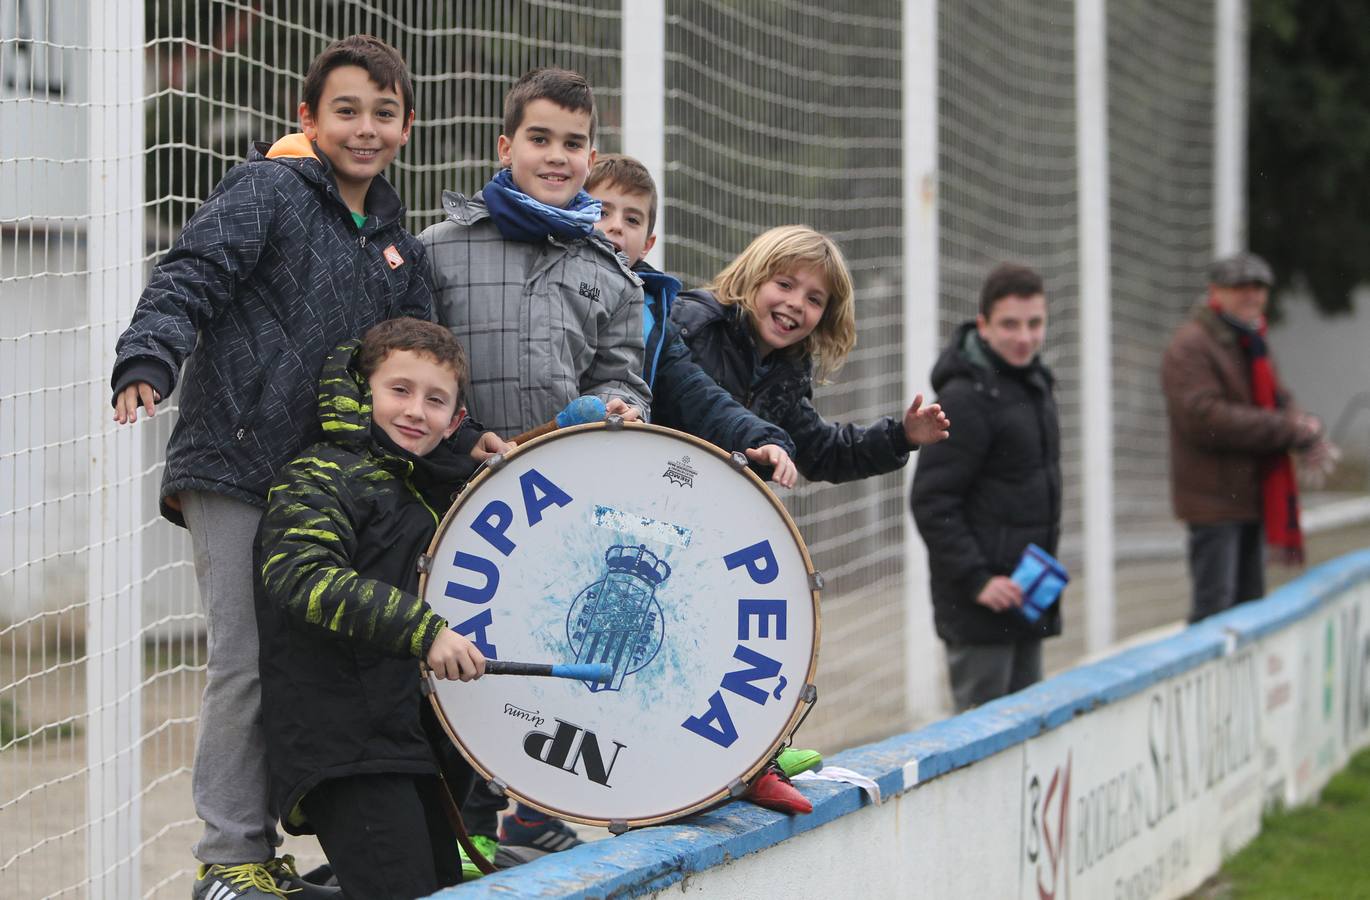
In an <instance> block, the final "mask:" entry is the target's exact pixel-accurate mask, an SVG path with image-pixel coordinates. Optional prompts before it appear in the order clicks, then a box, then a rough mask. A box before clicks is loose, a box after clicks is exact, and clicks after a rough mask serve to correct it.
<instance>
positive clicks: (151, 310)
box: [112, 36, 432, 898]
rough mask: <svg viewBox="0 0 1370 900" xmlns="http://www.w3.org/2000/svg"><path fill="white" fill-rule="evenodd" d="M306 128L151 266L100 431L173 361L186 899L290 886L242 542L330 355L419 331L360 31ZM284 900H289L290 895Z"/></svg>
mask: <svg viewBox="0 0 1370 900" xmlns="http://www.w3.org/2000/svg"><path fill="white" fill-rule="evenodd" d="M303 96H304V99H303V100H302V102H301V103H300V108H299V115H300V124H301V126H302V127H303V131H304V133H303V134H294V135H290V136H288V137H285V138H282V139H281V140H279V141H277V142H276V143H275V144H274V145H272V146H270V147H268V146H267V145H265V144H258V145H257V146H256V149H255V150H254V151H253V152H252V153H251V155H250V156H249V157H248V160H247V162H245V163H242V164H240V165H238V166H235V167H234V168H233V169H231V170H230V171H229V173H228V174H227V175H225V176H224V179H223V181H221V182H220V183H219V184H218V186H217V187H215V189H214V192H213V193H212V194H211V195H210V197H209V199H208V200H206V201H205V203H204V204H203V205H202V206H201V207H200V208H199V210H197V211H196V213H195V215H194V216H192V217H191V219H190V221H189V222H187V223H186V226H185V229H184V230H183V231H182V232H181V235H180V236H179V238H178V239H177V241H176V244H175V246H174V247H173V248H172V249H171V251H170V252H169V253H168V254H167V255H166V256H164V257H163V258H162V259H161V260H160V261H159V262H158V264H157V266H156V268H155V269H154V270H153V272H152V276H151V278H150V279H149V280H148V284H147V287H146V289H145V290H144V291H143V295H142V297H141V298H140V299H139V301H138V307H137V309H136V310H135V312H134V314H133V320H132V323H131V324H130V325H129V327H128V329H127V330H126V331H125V332H124V334H123V335H122V336H121V337H120V339H119V342H118V346H117V353H118V357H117V360H116V363H115V367H114V374H113V379H112V381H113V387H114V407H115V415H114V418H115V420H116V421H118V422H120V423H124V422H132V421H136V420H137V417H138V409H139V407H142V409H143V410H144V411H145V412H146V413H147V414H148V415H149V416H151V415H152V413H153V408H154V405H155V404H156V403H158V402H160V401H161V400H163V399H165V398H166V397H168V396H169V395H170V394H171V391H172V389H173V388H174V387H175V386H176V382H177V375H178V373H179V372H180V370H181V366H182V365H183V364H185V365H186V373H185V380H184V384H183V385H182V387H181V394H180V418H179V419H178V421H177V423H176V427H175V430H174V431H173V432H172V435H171V440H170V442H169V444H168V446H167V454H166V456H167V459H166V472H165V475H164V476H163V480H162V488H161V500H162V512H163V514H164V515H165V516H166V517H167V518H168V519H170V520H171V521H173V522H174V523H176V524H178V525H185V526H186V527H188V528H189V529H190V534H191V541H192V544H193V546H194V551H195V569H196V576H197V578H198V581H199V587H200V596H201V600H202V602H203V603H204V606H205V612H206V622H207V630H208V659H207V663H206V669H207V683H206V686H205V692H204V698H203V702H202V705H201V709H200V719H199V729H198V742H197V746H196V752H195V767H194V770H193V774H192V776H191V783H192V791H193V793H194V799H195V808H196V812H197V813H198V815H199V816H200V818H201V819H202V820H203V821H204V833H203V836H202V837H201V839H200V840H199V842H198V843H197V844H196V846H195V848H194V849H195V855H196V856H197V857H198V858H199V860H200V862H201V864H202V865H201V866H200V869H199V872H198V877H197V880H196V882H195V885H194V888H193V896H194V897H196V898H203V897H205V896H207V895H209V894H211V893H213V892H215V891H218V892H219V893H222V892H223V891H224V890H235V891H246V893H245V894H243V895H242V896H254V892H255V896H271V895H273V894H274V893H275V892H274V891H273V890H270V889H268V888H269V887H271V886H275V887H276V888H279V887H282V886H284V887H289V888H291V889H295V888H300V887H301V886H302V882H300V881H299V879H298V876H296V875H295V874H294V871H293V868H292V867H291V864H290V862H289V858H288V857H285V858H283V859H282V860H277V859H274V858H273V857H274V855H275V848H276V847H277V846H278V845H279V844H280V840H281V839H280V836H279V834H278V832H277V830H276V815H275V811H274V810H271V809H270V808H269V807H268V805H267V783H266V782H267V772H266V760H265V748H264V736H263V734H262V728H261V724H260V721H259V720H260V716H259V712H260V702H261V701H260V696H259V689H258V684H257V677H258V676H257V629H256V624H255V622H254V620H253V615H252V597H251V593H250V591H251V584H252V575H251V565H252V538H253V535H254V534H255V532H256V530H257V524H258V521H259V519H260V517H261V508H262V507H263V506H264V505H265V503H266V490H267V487H268V485H270V483H271V478H272V476H273V474H274V473H275V471H276V470H277V469H278V468H279V467H280V466H281V465H283V464H284V463H285V462H287V461H288V460H290V459H291V458H292V457H294V456H295V454H297V453H298V452H299V451H300V449H301V448H302V447H304V446H305V445H306V444H308V443H309V442H310V441H311V440H313V439H314V437H315V436H316V434H317V427H318V426H317V424H316V419H315V416H314V404H315V383H316V379H317V378H318V373H319V369H320V367H321V365H322V364H323V360H324V357H325V356H326V355H327V353H328V352H329V351H330V350H331V349H332V348H334V347H335V346H337V345H338V343H340V342H341V341H343V340H347V339H350V338H355V337H357V336H359V335H360V334H361V333H362V332H363V331H365V330H366V329H367V328H369V327H370V326H371V325H373V324H375V323H376V322H380V321H383V320H385V319H390V318H394V317H396V316H403V315H409V316H417V317H420V318H425V319H427V318H431V315H432V297H431V291H430V289H429V286H428V282H427V280H426V276H425V274H424V273H425V270H426V268H427V267H426V266H425V264H424V260H423V249H422V247H421V246H420V244H419V242H418V241H417V240H416V239H415V238H414V237H413V236H412V235H410V234H409V233H408V232H406V231H405V229H404V227H403V225H402V222H403V218H404V208H403V207H402V206H401V204H400V199H399V197H398V195H397V194H396V193H395V191H394V189H393V188H392V187H391V186H390V185H389V183H387V182H386V180H385V178H384V177H383V176H382V175H381V172H382V171H383V170H384V169H385V168H386V166H388V165H389V164H390V161H391V160H392V159H394V157H395V154H396V153H397V152H398V150H399V148H400V147H401V146H403V145H404V143H405V142H406V141H407V140H408V138H409V129H410V125H411V123H412V121H413V118H414V95H413V88H412V86H411V81H410V77H409V72H408V70H407V69H406V68H405V64H404V60H403V59H402V58H401V57H400V55H399V54H398V53H396V52H395V50H394V49H393V48H392V47H390V46H388V45H386V44H384V43H383V42H381V41H379V40H377V39H375V38H372V37H366V36H355V37H351V38H347V39H345V40H342V41H338V42H337V43H335V44H333V45H332V46H330V47H329V48H328V49H326V50H325V51H324V52H323V53H322V54H320V55H319V57H318V58H317V59H315V60H314V63H313V64H312V65H311V67H310V70H309V73H308V76H307V77H306V79H305V84H304V95H303ZM297 896H298V895H297Z"/></svg>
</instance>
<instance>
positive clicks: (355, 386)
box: [254, 341, 475, 834]
mask: <svg viewBox="0 0 1370 900" xmlns="http://www.w3.org/2000/svg"><path fill="white" fill-rule="evenodd" d="M357 343H358V342H356V341H353V342H350V343H349V344H345V345H343V346H342V347H340V348H338V350H337V352H336V353H335V354H334V355H333V356H331V357H329V360H328V365H327V368H326V369H325V371H324V374H323V377H322V379H321V380H320V382H319V395H318V406H319V412H320V418H321V420H322V423H323V432H324V434H325V435H326V436H327V441H326V442H325V443H321V444H315V445H313V446H311V447H309V448H308V449H307V450H305V451H304V452H303V453H302V454H300V456H298V457H296V458H295V459H294V460H292V461H291V462H290V463H289V464H288V465H287V466H286V467H285V468H284V469H283V470H282V471H281V474H280V477H279V478H278V479H277V481H276V483H275V485H274V486H273V487H272V488H271V493H270V497H269V501H268V503H267V510H266V515H265V516H264V517H263V518H262V524H261V527H260V528H259V529H258V532H257V543H256V548H255V550H256V552H255V558H254V564H255V571H256V573H257V584H256V606H257V629H258V632H259V635H260V638H261V655H260V658H259V659H260V661H259V666H260V669H261V676H262V722H263V725H264V730H265V732H266V740H267V758H268V762H269V765H270V769H271V799H272V802H273V804H274V808H275V809H277V810H278V811H279V812H280V815H281V818H282V819H283V820H284V823H285V827H286V830H287V831H289V832H291V833H292V834H304V833H307V832H309V831H311V830H312V829H311V828H310V826H309V824H308V823H307V822H306V821H304V819H303V817H302V815H301V813H300V811H299V810H297V809H296V806H297V804H298V803H299V801H300V798H302V797H303V796H304V795H305V794H306V793H307V792H308V791H309V790H310V789H311V788H312V787H314V785H316V784H318V783H319V782H320V781H323V780H324V779H327V778H336V777H340V776H344V775H356V774H362V773H373V772H409V773H416V774H423V773H432V772H435V771H437V769H436V764H435V762H434V758H433V753H432V750H431V749H430V746H429V744H428V742H427V740H426V739H425V736H424V732H423V728H422V726H421V724H420V693H419V664H418V661H419V660H420V659H422V658H424V657H425V656H426V655H427V653H428V649H429V647H431V646H432V643H433V638H434V637H436V636H437V633H438V631H439V630H440V629H441V628H442V627H444V626H445V625H446V624H447V623H446V621H445V620H443V619H442V617H440V616H438V615H437V614H436V613H434V612H433V610H432V609H431V608H429V606H428V604H427V603H425V602H424V601H423V600H422V599H421V598H419V597H418V596H417V595H416V591H417V590H418V569H417V566H416V563H417V560H418V557H419V554H420V553H422V552H424V551H425V550H426V549H427V547H428V544H429V542H430V541H431V540H432V538H433V534H434V533H435V532H436V530H437V526H438V522H439V519H440V517H441V516H442V514H443V513H444V512H445V511H446V510H447V507H448V506H449V505H451V501H452V497H453V495H454V493H455V492H456V491H457V490H458V489H459V488H460V487H461V485H462V484H463V483H464V482H465V480H466V479H467V478H468V477H469V476H470V475H471V474H472V472H473V471H474V469H475V463H474V461H473V460H472V459H471V458H470V456H468V455H466V454H464V453H459V452H458V451H456V449H455V448H454V447H453V446H452V445H451V443H450V442H444V443H442V444H439V445H438V447H437V448H436V449H434V451H433V452H432V453H430V454H428V455H427V456H424V457H421V458H420V457H416V456H414V455H413V454H411V453H408V452H407V451H405V450H402V449H401V448H399V447H397V446H396V445H395V444H394V443H393V442H391V441H390V439H389V438H388V437H387V436H386V435H385V433H384V432H383V431H381V430H380V429H379V428H376V427H374V426H372V424H371V394H370V391H369V390H368V389H367V385H366V381H365V379H363V378H362V377H361V375H360V374H359V373H358V372H357V371H356V369H355V368H354V359H353V355H354V349H355V347H356V346H357Z"/></svg>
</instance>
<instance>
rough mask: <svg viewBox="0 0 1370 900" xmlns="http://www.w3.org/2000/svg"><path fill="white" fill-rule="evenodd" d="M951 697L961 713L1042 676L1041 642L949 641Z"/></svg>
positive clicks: (1012, 691) (1024, 685) (948, 666)
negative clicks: (981, 642) (953, 642)
mask: <svg viewBox="0 0 1370 900" xmlns="http://www.w3.org/2000/svg"><path fill="white" fill-rule="evenodd" d="M947 669H948V671H949V674H950V675H951V697H952V700H953V701H954V702H955V704H956V711H957V712H958V713H962V712H965V711H966V710H968V709H974V708H975V707H977V706H982V705H984V704H986V703H988V702H989V701H991V700H997V699H999V698H1000V697H1003V696H1005V695H1008V694H1014V693H1017V692H1018V691H1021V690H1022V689H1023V688H1025V687H1027V686H1029V685H1033V684H1036V683H1037V682H1039V681H1041V680H1042V642H1041V641H1040V640H1038V639H1033V638H1029V639H1025V640H1021V641H1012V642H1010V643H1007V644H948V645H947Z"/></svg>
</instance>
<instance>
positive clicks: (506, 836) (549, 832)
mask: <svg viewBox="0 0 1370 900" xmlns="http://www.w3.org/2000/svg"><path fill="white" fill-rule="evenodd" d="M499 842H500V844H501V845H507V846H511V847H532V848H533V849H534V850H542V851H544V852H546V853H556V852H559V851H561V850H570V849H571V848H572V847H579V846H580V845H581V844H583V843H585V842H584V841H582V840H581V839H580V837H579V836H577V835H576V832H575V829H573V828H572V827H571V826H570V825H567V824H566V823H565V822H563V821H561V820H560V819H554V818H552V817H551V816H546V817H544V818H541V819H525V818H522V817H521V816H519V815H518V813H514V814H513V815H510V816H505V817H504V824H502V825H501V826H500V830H499Z"/></svg>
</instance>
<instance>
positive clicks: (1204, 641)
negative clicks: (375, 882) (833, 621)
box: [439, 551, 1370, 900]
mask: <svg viewBox="0 0 1370 900" xmlns="http://www.w3.org/2000/svg"><path fill="white" fill-rule="evenodd" d="M1366 744H1370V551H1360V552H1357V553H1354V554H1351V555H1349V556H1346V557H1343V558H1341V559H1340V560H1336V561H1334V562H1331V563H1327V564H1326V565H1323V566H1321V567H1319V568H1317V569H1315V570H1313V571H1311V572H1309V573H1308V574H1307V575H1305V576H1303V577H1302V578H1300V579H1298V580H1296V581H1294V582H1291V583H1290V584H1288V585H1286V586H1284V587H1282V588H1280V589H1278V590H1277V591H1276V592H1275V593H1273V594H1272V595H1271V596H1270V597H1269V598H1267V599H1266V600H1263V601H1261V602H1259V603H1253V604H1248V605H1246V606H1244V607H1241V608H1239V609H1236V610H1232V611H1230V612H1228V613H1226V614H1224V615H1222V616H1218V617H1215V618H1213V619H1210V620H1208V621H1206V622H1204V623H1201V624H1200V625H1197V626H1195V627H1192V628H1189V629H1187V630H1186V631H1184V632H1183V633H1181V634H1180V635H1178V636H1175V637H1172V638H1168V639H1165V640H1162V641H1157V642H1155V643H1153V644H1149V645H1146V646H1142V647H1138V648H1135V649H1132V650H1129V651H1126V652H1123V653H1120V654H1118V655H1116V656H1113V657H1110V658H1108V659H1106V660H1104V661H1102V662H1099V663H1096V664H1093V665H1090V666H1086V667H1082V668H1080V669H1076V670H1073V671H1070V672H1067V673H1065V674H1063V675H1061V676H1058V677H1056V678H1053V679H1051V680H1049V681H1047V682H1044V683H1042V684H1039V685H1037V686H1035V687H1034V688H1032V689H1030V690H1028V691H1024V692H1023V693H1021V694H1018V695H1016V696H1014V697H1009V698H1005V699H1003V700H1000V701H998V702H996V703H993V704H990V705H988V706H985V707H982V708H981V709H978V710H975V711H973V712H971V713H967V714H965V715H962V716H957V717H955V718H952V719H948V720H946V721H943V722H939V723H937V724H935V725H932V726H930V727H928V728H924V729H922V730H920V731H916V732H912V733H910V734H904V735H900V736H897V737H894V738H890V739H889V740H886V741H882V742H880V743H877V744H872V745H868V746H865V747H860V748H856V749H853V750H849V751H846V752H844V753H841V754H838V755H837V756H836V757H834V758H832V759H829V760H828V764H829V766H845V767H847V768H849V769H852V770H855V771H857V772H860V773H862V774H864V775H867V776H868V777H870V778H872V779H874V780H875V782H876V783H877V784H878V785H879V787H880V789H881V794H882V799H883V802H881V803H880V804H878V805H876V804H875V803H873V802H872V801H871V799H870V798H869V797H868V796H866V795H865V794H863V792H862V791H861V789H859V788H857V787H853V786H850V785H845V784H830V783H820V782H803V783H802V789H803V790H804V792H805V794H806V795H807V796H808V797H809V798H810V799H811V800H812V801H813V803H814V807H815V809H814V812H813V814H812V815H809V816H799V817H795V818H787V817H785V816H782V815H779V814H776V813H771V812H768V811H766V810H763V809H760V808H758V807H755V806H751V805H747V804H742V803H732V804H729V805H727V806H724V807H722V808H720V809H718V810H715V811H714V812H710V813H706V814H703V815H699V816H695V817H693V818H691V819H689V820H687V821H686V822H685V823H682V824H678V825H667V826H661V827H657V828H647V829H642V830H639V831H635V832H631V833H629V834H627V835H624V836H622V837H618V838H614V839H612V840H606V841H599V842H595V843H592V844H588V845H586V846H584V847H580V848H577V849H575V850H572V851H569V852H566V853H561V854H555V855H552V856H549V857H546V858H544V859H541V860H538V861H536V862H534V863H532V864H529V865H526V866H522V867H520V868H517V869H512V870H509V871H506V872H502V873H498V874H496V875H494V876H491V877H487V878H485V879H482V880H481V881H479V882H477V883H475V884H472V885H466V886H463V887H462V888H461V889H460V890H461V894H460V896H461V897H479V896H482V895H484V896H491V897H494V896H500V897H506V896H519V897H585V898H589V897H609V896H614V897H620V896H640V895H651V896H667V895H669V896H676V895H678V894H685V895H691V896H694V895H698V896H708V897H755V896H776V895H780V896H787V897H792V898H802V897H824V898H827V897H832V896H852V895H853V894H854V893H856V892H858V891H859V892H860V894H861V895H863V896H866V897H870V898H878V897H892V896H915V895H916V896H926V897H962V896H975V897H1009V896H1020V897H1023V898H1033V900H1051V898H1055V897H1062V898H1065V897H1114V898H1120V900H1124V898H1125V900H1142V898H1147V900H1150V898H1164V897H1180V896H1184V895H1185V894H1187V893H1188V892H1190V891H1192V890H1194V889H1195V888H1196V887H1198V886H1199V885H1200V884H1202V883H1203V882H1204V880H1205V879H1207V878H1208V877H1209V876H1210V875H1212V874H1213V873H1214V872H1216V871H1217V869H1218V868H1219V866H1220V864H1221V862H1222V860H1223V859H1224V858H1225V857H1227V856H1229V855H1231V854H1232V853H1233V852H1235V851H1236V850H1237V849H1238V848H1240V847H1241V846H1243V845H1244V844H1246V843H1247V842H1248V841H1249V840H1251V838H1252V837H1254V836H1255V835H1256V834H1257V833H1258V832H1259V830H1260V820H1261V813H1262V810H1263V809H1265V808H1266V807H1268V806H1276V805H1286V804H1299V803H1305V802H1309V801H1310V800H1312V799H1314V798H1316V796H1317V794H1318V791H1319V790H1320V789H1321V787H1322V786H1323V785H1324V784H1325V783H1326V782H1327V780H1328V779H1329V778H1330V777H1331V776H1332V774H1333V773H1334V772H1336V771H1337V770H1338V769H1340V768H1341V767H1342V766H1343V765H1344V764H1345V762H1346V760H1347V758H1348V756H1349V755H1350V754H1351V753H1352V752H1354V751H1355V750H1356V749H1358V748H1360V747H1362V746H1365V745H1366ZM663 777H668V776H667V773H663ZM439 896H453V897H455V896H457V895H456V894H455V893H454V892H451V891H449V892H445V894H440V895H439Z"/></svg>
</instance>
